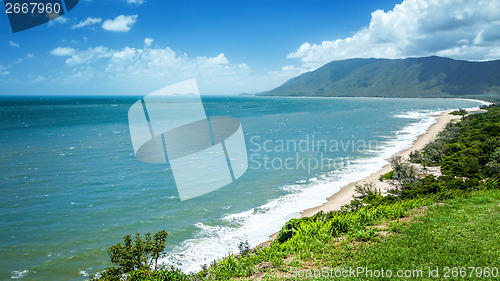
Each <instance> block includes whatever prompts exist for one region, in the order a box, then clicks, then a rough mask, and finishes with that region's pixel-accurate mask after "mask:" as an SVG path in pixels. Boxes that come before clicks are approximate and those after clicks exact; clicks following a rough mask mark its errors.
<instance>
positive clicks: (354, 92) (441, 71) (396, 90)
mask: <svg viewBox="0 0 500 281" xmlns="http://www.w3.org/2000/svg"><path fill="white" fill-rule="evenodd" d="M257 95H266V96H321V97H448V98H449V97H455V98H456V97H458V98H478V99H484V100H490V101H497V102H498V101H500V60H495V61H481V62H472V61H463V60H454V59H450V58H444V57H437V56H432V57H420V58H407V59H347V60H340V61H332V62H330V63H328V64H326V65H324V66H322V67H320V68H318V69H316V70H314V71H311V72H307V73H304V74H301V75H299V76H297V77H295V78H292V79H290V80H288V81H286V82H285V83H283V84H282V85H281V86H279V87H277V88H275V89H273V90H270V91H267V92H262V93H258V94H257Z"/></svg>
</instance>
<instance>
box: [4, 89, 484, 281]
mask: <svg viewBox="0 0 500 281" xmlns="http://www.w3.org/2000/svg"><path fill="white" fill-rule="evenodd" d="M139 98H140V97H111V96H107V97H93V96H88V97H83V96H79V97H74V96H73V97H72V96H47V97H36V96H25V97H14V96H11V97H0V116H1V121H2V122H1V123H0V132H1V133H0V144H1V150H0V179H1V185H0V190H1V193H0V201H1V202H2V204H0V217H1V219H0V225H1V228H0V279H1V280H7V279H11V278H12V279H20V280H85V279H87V276H88V274H93V273H96V272H97V271H99V270H102V269H104V268H105V267H107V266H111V265H112V264H111V263H110V262H109V258H108V255H107V248H108V247H110V246H112V245H114V244H116V243H118V242H121V241H122V237H123V236H125V235H129V234H131V235H133V234H134V233H137V232H139V233H146V232H150V233H156V232H157V231H159V230H166V231H167V232H168V233H169V235H168V239H167V248H166V250H167V252H166V256H165V257H164V258H163V259H162V261H163V262H164V263H168V264H171V265H173V266H176V267H178V268H180V269H182V270H183V271H185V272H193V271H196V270H198V269H200V267H201V266H202V265H203V264H209V263H211V262H212V261H213V260H214V259H218V258H221V257H224V256H227V255H228V254H230V253H235V252H238V245H239V243H240V242H244V241H247V242H248V243H249V244H250V245H251V246H256V245H258V244H259V243H262V242H264V241H267V239H268V236H269V235H270V234H272V233H274V232H276V231H278V230H279V229H280V228H281V226H283V225H284V223H285V222H286V221H287V220H289V219H291V218H294V217H298V216H299V213H300V211H302V210H304V209H307V208H310V207H314V206H317V205H319V204H321V203H323V202H324V201H325V198H326V197H329V196H330V195H332V194H334V193H335V192H336V191H338V190H339V188H340V187H342V186H343V185H345V184H347V183H349V182H352V181H354V180H358V179H361V178H363V177H365V176H367V175H369V174H371V173H372V172H375V171H376V170H378V169H380V168H381V167H382V166H383V165H385V164H386V163H387V162H386V160H385V159H387V158H390V157H391V156H392V155H394V154H395V153H396V152H398V151H400V150H403V149H405V148H408V147H410V145H411V143H412V142H413V141H414V140H415V139H416V138H417V136H418V135H420V134H422V133H424V132H425V131H426V129H427V128H428V127H429V126H430V125H432V124H433V123H434V122H435V117H433V116H432V114H433V113H436V112H440V111H444V110H449V109H458V108H471V107H477V106H479V105H480V104H481V103H480V102H478V101H472V100H460V99H390V98H384V99H383V98H284V97H253V96H202V101H203V106H204V107H205V111H206V114H207V115H208V116H231V117H235V118H237V119H239V120H240V122H241V126H242V129H243V132H244V137H245V142H246V148H247V156H248V169H247V171H246V172H245V174H244V175H243V176H241V177H240V178H239V179H237V180H236V181H234V182H232V183H231V184H229V185H226V186H224V187H222V188H220V189H217V190H215V191H213V192H211V193H208V194H205V195H202V196H199V197H196V198H192V199H189V200H186V201H181V200H180V198H179V194H178V192H177V188H176V185H175V182H174V177H173V176H172V171H171V170H170V168H169V166H168V165H165V164H148V163H143V162H140V161H138V160H137V159H136V157H135V155H134V151H133V148H132V143H131V136H130V132H129V127H128V115H127V113H128V110H129V108H130V107H131V105H132V104H133V103H135V102H136V101H137V100H138V99H139ZM193 169H194V170H193V173H196V171H197V170H198V171H202V170H204V169H210V167H204V166H203V165H200V166H197V167H193ZM208 180H210V179H207V181H208Z"/></svg>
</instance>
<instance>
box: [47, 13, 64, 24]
mask: <svg viewBox="0 0 500 281" xmlns="http://www.w3.org/2000/svg"><path fill="white" fill-rule="evenodd" d="M56 15H57V14H54V15H52V14H49V18H53V17H54V16H56ZM67 22H68V19H67V18H66V17H64V16H59V17H57V18H54V19H52V20H51V21H49V26H54V25H56V24H65V23H67Z"/></svg>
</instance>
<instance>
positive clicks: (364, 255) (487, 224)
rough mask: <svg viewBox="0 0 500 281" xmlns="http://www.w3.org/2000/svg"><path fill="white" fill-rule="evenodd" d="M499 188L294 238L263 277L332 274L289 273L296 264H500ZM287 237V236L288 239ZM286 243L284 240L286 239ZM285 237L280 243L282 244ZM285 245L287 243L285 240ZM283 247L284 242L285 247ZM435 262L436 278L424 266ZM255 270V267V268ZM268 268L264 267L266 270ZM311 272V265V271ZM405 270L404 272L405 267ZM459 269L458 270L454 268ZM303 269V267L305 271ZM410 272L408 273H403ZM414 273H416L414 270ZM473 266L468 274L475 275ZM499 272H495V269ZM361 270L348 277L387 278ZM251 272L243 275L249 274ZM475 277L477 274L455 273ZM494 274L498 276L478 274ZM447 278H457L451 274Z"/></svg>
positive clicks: (413, 266)
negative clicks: (332, 233) (337, 234)
mask: <svg viewBox="0 0 500 281" xmlns="http://www.w3.org/2000/svg"><path fill="white" fill-rule="evenodd" d="M499 202H500V191H499V190H490V191H477V192H474V193H471V194H467V195H464V196H463V197H459V198H457V199H453V200H450V201H449V202H447V203H446V204H445V205H435V204H434V205H430V206H429V208H428V209H427V208H417V209H415V210H416V211H415V212H409V213H408V216H407V217H406V218H405V219H395V220H394V219H393V220H384V221H379V224H378V225H377V226H376V227H375V226H367V227H364V228H362V229H357V230H354V231H351V232H349V233H347V234H346V235H344V236H343V237H341V239H340V240H339V238H332V237H330V239H325V240H321V239H315V238H314V236H309V239H306V240H304V239H297V240H301V243H295V244H294V245H295V247H294V250H293V253H292V251H290V252H289V253H288V255H287V258H286V259H285V260H284V261H283V262H281V263H278V264H276V265H275V267H274V268H273V269H271V270H270V269H266V270H263V272H261V273H260V274H263V276H261V277H263V280H290V279H291V280H295V279H305V280H332V279H329V278H292V276H293V274H292V273H293V272H294V271H295V270H307V269H321V268H324V267H328V268H330V269H334V270H337V269H342V268H344V269H348V268H353V269H355V268H358V267H361V268H368V269H370V270H372V271H375V270H381V269H384V270H385V271H386V270H387V269H390V270H391V271H392V274H393V276H396V274H397V271H398V270H403V272H402V273H403V274H404V271H405V270H422V271H421V272H422V273H423V277H425V278H400V280H403V279H404V280H417V279H418V280H423V279H429V280H439V279H443V277H444V276H443V275H444V274H445V273H446V272H445V267H449V268H450V270H449V275H450V277H453V276H452V274H453V273H452V271H451V270H452V268H453V267H457V268H458V270H460V268H461V267H465V268H466V275H467V276H469V274H470V272H471V269H469V268H468V267H481V268H485V267H489V268H492V267H497V268H498V267H500V263H499V259H500V246H499V245H500V237H499V235H498V230H499V229H500V205H499ZM290 242H291V241H290ZM286 243H288V242H286ZM286 243H285V244H286ZM289 246H290V245H289ZM285 248H287V247H285ZM437 267H439V276H440V278H429V277H428V274H429V270H430V269H431V270H435V269H436V268H437ZM254 272H260V270H254ZM266 272H267V273H266ZM311 273H313V271H311ZM407 273H408V272H407ZM457 273H459V271H457ZM304 274H305V273H304ZM408 274H409V273H408ZM414 274H420V272H415V273H414ZM474 274H476V272H475V271H474V272H473V275H472V276H475V275H474ZM499 276H500V275H499ZM365 277H366V276H365V275H363V274H360V275H359V279H356V278H343V279H349V280H366V279H377V280H388V279H389V278H365ZM254 278H255V275H253V276H248V277H247V279H244V278H243V279H241V280H252V279H254ZM459 279H477V278H475V277H474V278H468V277H467V278H459ZM482 279H484V280H498V278H492V277H490V278H482ZM450 280H456V278H451V279H450Z"/></svg>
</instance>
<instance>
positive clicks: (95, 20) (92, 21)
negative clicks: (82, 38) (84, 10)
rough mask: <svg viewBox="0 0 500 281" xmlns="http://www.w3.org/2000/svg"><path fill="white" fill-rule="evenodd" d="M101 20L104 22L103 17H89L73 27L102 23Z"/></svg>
mask: <svg viewBox="0 0 500 281" xmlns="http://www.w3.org/2000/svg"><path fill="white" fill-rule="evenodd" d="M101 22H102V19H101V18H92V17H88V18H87V19H86V20H84V21H80V22H79V23H77V24H75V25H73V29H76V28H82V27H85V26H91V25H94V24H98V23H101Z"/></svg>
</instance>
